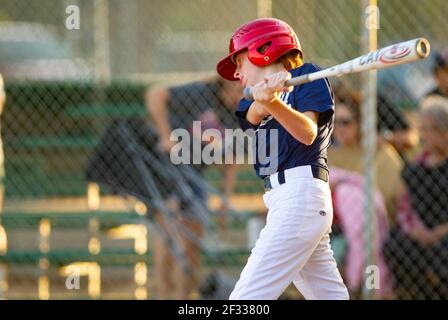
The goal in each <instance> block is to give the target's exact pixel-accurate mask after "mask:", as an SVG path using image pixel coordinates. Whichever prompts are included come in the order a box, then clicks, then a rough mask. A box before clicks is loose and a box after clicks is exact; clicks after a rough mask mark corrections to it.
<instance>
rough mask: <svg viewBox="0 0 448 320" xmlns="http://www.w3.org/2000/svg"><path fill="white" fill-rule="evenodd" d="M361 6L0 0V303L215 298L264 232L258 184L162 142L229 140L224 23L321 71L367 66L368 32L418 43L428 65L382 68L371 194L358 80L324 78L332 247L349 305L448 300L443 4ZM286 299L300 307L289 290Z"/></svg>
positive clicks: (447, 56)
mask: <svg viewBox="0 0 448 320" xmlns="http://www.w3.org/2000/svg"><path fill="white" fill-rule="evenodd" d="M372 3H373V2H372ZM372 3H370V4H372ZM368 4H369V2H368V1H364V2H362V1H358V0H338V1H330V0H281V1H280V0H220V1H217V0H190V1H188V2H185V1H178V0H164V1H159V0H155V1H152V0H151V1H149V0H148V1H145V0H129V1H119V0H93V1H88V0H63V1H56V0H39V1H37V0H31V1H30V0H26V1H25V0H23V1H22V0H2V3H1V4H0V73H1V74H2V75H3V78H4V82H5V85H4V87H5V97H6V102H5V105H4V109H3V113H2V119H1V120H2V121H1V130H2V141H3V151H4V174H3V187H2V190H3V191H2V194H3V197H2V206H3V210H2V213H1V216H0V222H1V223H0V297H1V298H7V299H17V298H26V299H37V298H38V299H57V298H67V299H90V298H92V299H99V298H100V299H108V298H119V299H169V298H189V299H198V298H202V299H213V298H222V299H226V298H227V297H228V294H229V293H230V291H231V290H232V288H233V285H234V284H235V282H236V280H237V279H238V275H239V273H240V271H241V270H242V268H243V266H244V264H245V262H246V259H247V257H248V255H249V253H250V249H251V248H252V246H253V244H254V240H255V239H256V238H257V236H258V233H259V231H260V229H261V227H262V226H263V223H264V218H265V214H266V209H265V207H264V205H263V202H262V193H263V186H262V181H261V180H259V179H258V178H257V177H256V176H255V174H254V173H253V169H252V166H251V165H250V164H249V163H248V162H250V161H248V160H250V159H249V158H250V157H248V156H247V155H246V156H244V157H243V158H244V159H243V160H245V161H244V162H245V163H240V162H243V161H239V162H238V164H236V165H226V164H216V165H209V164H207V163H204V162H202V163H201V161H199V162H198V163H194V164H193V165H174V164H173V163H172V161H171V160H170V159H169V156H168V154H167V152H166V150H167V149H168V147H169V146H168V145H167V144H168V143H167V139H166V133H167V132H168V133H170V132H171V130H173V129H176V128H182V129H185V130H186V132H188V133H189V134H190V136H191V137H196V136H198V135H199V137H200V138H201V135H202V133H203V132H204V130H205V129H213V130H215V132H220V133H223V132H225V129H226V128H236V127H237V123H236V121H235V117H234V116H233V111H234V109H235V106H236V104H237V101H238V100H239V98H240V97H241V89H240V88H239V87H238V86H237V85H233V84H230V83H227V82H223V81H221V80H219V79H218V77H217V75H216V74H215V71H214V70H215V65H216V62H217V61H218V59H219V58H220V57H222V56H223V55H224V54H225V53H226V52H227V49H228V47H227V46H228V40H229V38H230V36H231V34H232V32H233V31H234V30H235V29H236V27H238V26H239V25H241V24H243V23H244V22H246V21H248V20H251V19H254V18H257V17H264V16H273V17H276V18H279V19H282V20H284V21H286V22H287V23H289V24H290V25H291V26H292V27H293V28H294V30H296V32H297V34H298V37H299V39H300V42H301V45H302V48H303V51H304V57H305V60H306V61H311V62H313V63H316V64H318V65H319V66H321V67H329V66H332V65H335V64H338V63H341V62H344V61H346V60H349V59H352V58H354V57H356V56H359V55H361V54H363V53H365V49H364V48H365V43H366V28H367V27H369V28H378V29H377V33H378V47H379V48H380V47H384V46H387V45H390V44H393V43H397V42H401V41H404V40H408V39H413V38H416V37H420V36H423V37H426V38H427V39H429V41H430V42H431V49H432V54H431V56H430V57H429V59H427V60H425V61H421V62H418V63H413V64H407V65H403V66H399V67H396V68H391V69H387V70H383V71H379V72H378V81H377V85H378V93H377V95H376V98H377V102H378V105H377V108H376V109H377V110H378V112H377V114H376V115H373V117H375V118H376V119H377V130H374V131H375V132H373V133H371V134H374V135H375V137H377V148H376V153H375V157H374V159H373V163H374V167H375V172H376V174H375V179H374V180H375V181H374V186H373V187H372V188H365V178H364V174H365V171H366V168H365V165H364V164H365V163H366V160H367V159H366V153H365V151H364V149H363V144H362V141H364V140H365V139H367V138H368V137H366V135H365V134H362V132H361V131H362V125H361V123H362V121H363V119H364V120H365V117H366V113H365V112H363V111H362V106H363V102H365V101H366V99H367V98H369V97H364V96H363V92H366V91H365V90H364V91H363V89H364V88H365V86H366V82H365V79H364V77H363V75H359V74H358V75H351V76H346V77H341V78H337V79H330V82H331V84H332V86H333V90H334V93H335V101H336V115H335V130H334V143H333V145H332V147H331V149H330V152H329V162H328V164H329V166H330V170H331V173H330V179H331V182H330V183H331V187H332V193H333V204H334V210H335V220H334V225H333V233H332V236H331V237H332V246H333V250H334V253H335V256H336V258H337V260H338V266H339V267H340V271H341V274H342V275H343V277H344V280H345V282H346V284H347V286H348V288H349V291H350V294H351V297H352V298H372V297H373V298H376V299H406V298H411V299H446V298H448V267H447V266H448V227H447V226H448V211H447V209H446V208H447V207H448V203H447V202H448V199H447V197H448V192H447V191H446V190H448V182H447V181H448V172H447V158H448V142H447V141H448V134H447V132H448V116H447V114H448V111H447V108H448V107H447V101H446V100H444V99H448V81H447V79H448V53H447V52H446V51H444V48H445V47H448V42H447V38H446V34H445V30H446V29H448V23H447V20H446V16H448V5H447V3H446V1H443V0H428V1H419V0H388V1H385V0H378V3H377V6H376V7H375V6H374V7H368ZM367 31H368V30H367ZM0 89H1V88H0ZM1 91H2V90H0V92H1ZM364 95H365V94H364ZM434 95H437V97H434ZM1 96H3V95H0V97H1ZM428 96H431V97H428ZM443 97H444V98H443ZM0 102H2V99H0ZM164 114H166V116H167V118H168V119H169V121H168V122H167V121H164V119H166V118H165V117H164ZM370 116H372V115H370ZM193 121H200V122H198V123H196V124H199V125H200V127H199V128H198V127H197V126H194V123H193ZM167 123H168V125H167ZM164 133H165V136H163V134H164ZM163 137H165V139H163ZM202 138H203V137H202ZM206 142H207V143H210V144H213V143H217V141H214V140H213V139H208V140H207V141H206ZM220 146H221V147H222V149H221V150H222V151H223V155H222V156H216V159H221V160H222V158H223V157H224V153H225V150H227V149H226V147H227V145H225V143H224V142H222V141H221V145H220ZM193 148H194V147H193ZM204 148H206V144H204V143H202V144H201V143H199V147H198V149H199V151H201V150H204ZM243 148H244V146H243ZM247 149H248V148H247V147H246V151H248V150H247ZM164 150H165V151H164ZM193 152H194V150H193ZM231 156H232V157H233V156H234V155H232V154H231ZM237 158H238V157H236V159H235V160H241V159H237ZM367 195H371V196H372V197H373V198H372V199H373V202H372V206H373V210H372V211H373V218H372V220H370V221H373V223H370V224H369V225H368V227H371V229H369V230H370V231H371V233H368V234H369V235H370V238H369V239H367V241H366V240H365V239H364V236H365V235H366V221H369V220H368V219H367V217H366V213H365V207H364V206H363V203H364V202H365V201H366V199H367V198H368V197H367ZM3 198H4V201H3ZM368 253H370V254H369V255H368ZM365 288H368V289H369V290H368V294H366V292H365ZM282 298H284V299H289V298H300V295H299V294H298V293H297V292H296V290H295V289H293V288H291V290H290V289H288V290H287V291H286V292H285V293H284V294H283V295H282Z"/></svg>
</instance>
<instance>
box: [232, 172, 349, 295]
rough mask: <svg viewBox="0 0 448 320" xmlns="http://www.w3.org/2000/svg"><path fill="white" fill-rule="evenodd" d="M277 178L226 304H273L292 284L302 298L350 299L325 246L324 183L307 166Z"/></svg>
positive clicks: (328, 216)
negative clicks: (282, 180) (261, 224)
mask: <svg viewBox="0 0 448 320" xmlns="http://www.w3.org/2000/svg"><path fill="white" fill-rule="evenodd" d="M276 178H277V177H276V176H275V174H274V175H272V176H271V181H272V186H273V189H271V190H270V191H267V192H266V193H265V194H264V195H263V200H264V202H265V204H266V206H267V208H268V209H269V212H268V216H267V221H266V225H265V227H264V228H263V230H262V231H261V233H260V236H259V238H258V240H257V242H256V243H255V247H254V248H253V249H252V252H251V255H250V257H249V259H248V261H247V264H246V266H245V267H244V269H243V271H242V273H241V276H240V279H239V280H238V282H237V284H236V286H235V288H234V290H233V292H232V293H231V295H230V298H229V299H231V300H274V299H278V297H279V296H280V295H281V294H282V293H283V291H284V290H285V289H286V288H287V287H288V286H289V284H290V283H291V282H293V283H294V285H295V286H296V288H297V289H298V290H299V291H300V292H301V293H302V295H303V296H304V297H305V299H319V300H338V299H341V300H346V299H349V295H348V292H347V288H346V287H345V285H344V283H343V281H342V278H341V275H340V274H339V271H338V269H337V266H336V261H335V260H334V258H333V251H332V250H331V247H330V238H329V234H330V232H331V224H332V220H333V208H332V203H331V193H330V187H329V185H328V183H327V182H325V181H323V180H319V179H316V178H313V176H312V172H311V168H310V167H309V166H303V167H296V168H293V169H288V170H286V171H285V181H286V182H285V183H283V184H281V185H279V184H278V182H277V183H276V182H275V181H277V179H276Z"/></svg>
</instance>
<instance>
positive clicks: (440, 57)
mask: <svg viewBox="0 0 448 320" xmlns="http://www.w3.org/2000/svg"><path fill="white" fill-rule="evenodd" d="M433 73H434V79H435V80H436V83H437V87H436V88H435V89H434V90H432V91H431V92H429V93H428V95H435V94H436V95H441V96H444V97H448V48H445V49H444V50H443V51H441V52H438V53H436V56H435V59H434V66H433Z"/></svg>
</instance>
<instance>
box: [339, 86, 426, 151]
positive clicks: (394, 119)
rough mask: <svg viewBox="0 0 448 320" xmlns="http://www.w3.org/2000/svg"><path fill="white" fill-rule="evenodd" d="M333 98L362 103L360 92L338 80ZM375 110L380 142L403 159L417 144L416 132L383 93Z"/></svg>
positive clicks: (349, 102)
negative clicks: (395, 151)
mask: <svg viewBox="0 0 448 320" xmlns="http://www.w3.org/2000/svg"><path fill="white" fill-rule="evenodd" d="M335 96H336V100H337V101H340V102H345V103H348V104H356V105H361V103H362V94H361V92H359V91H356V90H353V89H352V88H351V87H350V86H349V85H348V84H346V83H345V82H343V81H342V80H340V79H339V80H338V81H336V86H335ZM377 110H378V114H377V117H378V118H377V121H378V124H377V128H378V132H379V134H380V135H379V137H380V138H381V140H383V139H384V140H386V141H387V142H388V143H389V144H391V145H392V146H393V147H394V148H395V149H396V150H397V151H398V153H399V154H400V155H401V156H402V157H405V154H406V153H407V152H408V151H410V150H412V149H413V148H415V147H416V146H417V144H418V134H417V131H416V130H415V129H414V128H412V126H411V125H410V123H409V121H408V119H407V118H406V116H405V114H404V113H403V112H402V111H401V110H400V109H399V108H397V107H396V106H394V105H393V103H392V101H391V99H390V98H388V97H387V95H385V94H384V93H379V95H378V101H377ZM381 140H380V141H381Z"/></svg>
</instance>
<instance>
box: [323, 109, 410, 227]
mask: <svg viewBox="0 0 448 320" xmlns="http://www.w3.org/2000/svg"><path fill="white" fill-rule="evenodd" d="M360 119H361V114H360V108H359V105H358V104H357V103H356V102H352V103H349V102H347V103H337V104H336V115H335V128H334V138H335V139H336V141H337V143H336V144H335V145H334V146H333V147H331V148H330V149H329V156H328V164H329V165H330V166H331V167H337V168H340V169H344V170H347V171H351V172H354V173H358V174H361V175H362V174H363V173H364V168H363V161H364V160H363V153H364V151H363V148H362V145H361V128H360ZM402 167H403V163H402V160H401V158H400V156H399V155H398V153H397V151H396V150H395V149H394V148H393V147H392V145H390V144H389V143H388V142H384V143H380V144H379V145H378V148H377V152H376V155H375V170H376V184H377V187H378V190H379V191H380V192H381V195H382V196H383V198H384V201H385V204H386V209H387V215H388V220H389V222H391V223H394V221H395V214H396V206H397V199H398V197H399V194H400V190H401V188H402V182H401V178H400V172H401V169H402Z"/></svg>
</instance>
